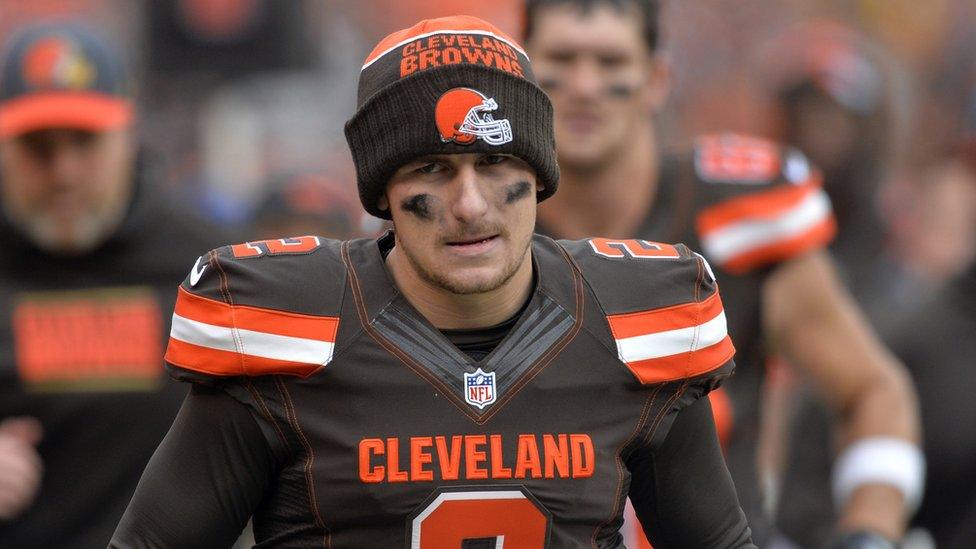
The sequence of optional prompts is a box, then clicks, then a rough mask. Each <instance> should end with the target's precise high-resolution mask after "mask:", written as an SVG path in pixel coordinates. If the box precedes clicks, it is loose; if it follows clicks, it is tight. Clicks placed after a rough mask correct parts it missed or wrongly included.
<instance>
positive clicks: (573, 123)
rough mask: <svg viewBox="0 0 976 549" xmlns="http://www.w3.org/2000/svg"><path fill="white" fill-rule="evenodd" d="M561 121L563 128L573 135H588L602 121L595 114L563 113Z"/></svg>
mask: <svg viewBox="0 0 976 549" xmlns="http://www.w3.org/2000/svg"><path fill="white" fill-rule="evenodd" d="M561 121H562V122H563V124H564V127H565V128H566V129H567V130H569V131H571V132H574V133H588V132H591V131H593V130H594V129H596V127H597V126H599V125H600V124H601V123H602V122H603V119H602V118H601V117H600V116H599V115H598V114H597V113H595V112H572V113H564V114H563V115H562V118H561Z"/></svg>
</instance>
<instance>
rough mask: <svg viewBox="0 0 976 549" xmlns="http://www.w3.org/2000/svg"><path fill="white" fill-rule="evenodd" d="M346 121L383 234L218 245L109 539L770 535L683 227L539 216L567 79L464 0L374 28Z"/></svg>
mask: <svg viewBox="0 0 976 549" xmlns="http://www.w3.org/2000/svg"><path fill="white" fill-rule="evenodd" d="M358 104H359V107H358V110H357V112H356V113H355V115H354V116H353V118H352V119H351V120H350V121H349V122H348V123H347V125H346V137H347V140H348V142H349V146H350V149H351V151H352V155H353V159H354V160H355V164H356V168H357V175H358V184H359V192H360V198H361V200H362V204H363V207H364V208H365V210H366V211H367V212H369V213H371V214H373V215H376V216H379V217H382V218H386V219H390V220H392V222H393V226H394V231H392V232H390V233H387V234H386V235H385V236H383V237H381V238H379V239H360V240H353V241H346V242H338V241H333V240H327V239H324V238H320V237H316V236H303V237H297V238H285V239H275V240H266V241H260V242H248V243H243V244H239V245H234V246H227V247H224V248H220V249H217V250H214V251H212V252H210V253H209V254H207V255H206V256H205V257H203V258H201V260H200V261H199V262H198V263H197V265H196V266H195V267H194V269H193V271H192V272H191V273H190V275H189V277H188V278H187V279H186V281H184V283H183V284H182V285H181V286H180V289H179V298H178V302H177V305H176V308H175V312H174V315H173V331H172V334H171V339H170V342H169V348H168V351H167V356H166V358H167V361H168V362H169V365H170V367H171V370H172V373H173V374H174V375H175V376H176V377H178V378H180V379H183V380H186V381H188V382H190V383H191V390H190V395H189V397H188V398H187V400H186V402H185V404H184V407H183V409H182V411H181V413H180V415H179V417H178V418H177V420H176V421H175V422H174V424H173V427H172V429H171V430H170V433H169V434H168V435H167V438H166V439H165V441H164V442H163V443H162V444H161V446H160V448H159V449H158V451H157V453H156V455H155V456H154V457H153V460H152V462H151V463H150V464H149V466H148V467H147V469H146V472H145V474H144V476H143V478H142V481H141V482H140V485H139V488H138V489H137V490H136V493H135V495H134V497H133V500H132V502H131V503H130V505H129V508H128V510H127V511H126V515H125V516H124V517H123V519H122V521H121V523H120V525H119V528H118V530H117V531H116V534H115V536H114V538H113V540H112V543H111V544H112V546H115V547H138V546H146V545H154V546H166V547H184V546H205V547H216V546H219V545H226V544H227V543H229V542H230V541H232V540H233V539H234V538H235V537H236V535H237V532H238V531H239V530H240V528H241V527H242V526H243V525H244V523H245V522H246V521H247V519H248V517H249V516H251V515H252V514H253V516H254V520H253V524H254V531H255V536H256V539H257V541H258V543H259V544H267V545H269V546H270V545H288V546H302V547H313V546H314V547H321V546H325V547H354V548H360V547H413V548H439V547H450V548H461V547H464V548H489V547H491V548H496V547H503V546H504V547H517V548H520V549H537V548H538V549H541V548H546V547H550V548H568V547H581V546H588V547H622V546H623V542H622V539H621V535H620V532H619V528H620V525H621V523H622V509H623V507H624V501H625V499H626V497H627V495H628V494H629V495H630V498H631V500H632V501H633V502H634V505H635V507H636V509H637V513H638V516H639V517H640V518H641V520H642V521H643V524H644V526H645V528H646V529H647V531H648V532H649V533H650V535H651V537H652V539H653V540H654V542H655V543H656V544H658V546H659V547H682V548H685V547H715V548H719V547H722V548H724V547H754V545H753V544H752V542H751V541H750V530H749V527H748V526H747V524H746V521H745V515H744V513H743V512H742V510H741V508H740V507H739V505H738V502H737V500H736V495H735V491H734V489H733V486H732V483H731V480H730V477H729V475H728V471H727V469H726V468H725V465H724V461H723V458H722V455H721V451H720V449H719V446H718V441H717V438H716V435H715V427H714V423H713V421H712V415H711V410H710V406H709V400H708V399H707V398H702V397H703V396H704V395H705V394H706V393H708V392H709V391H710V390H711V389H712V388H714V387H715V386H716V385H718V384H719V383H720V382H721V381H722V380H724V378H726V377H727V376H728V375H730V374H731V372H732V368H733V363H732V361H731V357H732V354H733V353H734V349H733V348H732V345H731V342H730V339H729V337H728V334H727V333H726V327H725V326H726V317H725V313H724V311H723V308H722V304H721V299H720V298H719V294H718V290H717V287H716V285H715V279H714V277H713V276H712V271H711V269H710V267H709V265H708V263H707V262H706V261H705V260H704V259H703V258H702V257H701V256H699V255H698V254H696V253H694V252H692V251H690V250H689V249H688V248H686V247H685V246H683V245H670V244H663V243H651V242H647V241H643V240H642V241H637V240H631V241H620V240H616V241H609V240H606V239H602V238H590V239H584V240H578V241H573V242H570V241H559V242H556V241H554V240H551V239H549V238H547V237H540V236H534V235H533V227H534V225H535V218H536V203H537V202H538V201H542V200H545V199H547V198H549V197H550V196H552V195H553V193H554V192H555V191H556V185H557V183H558V180H559V170H558V167H557V165H556V152H555V143H554V140H553V129H552V106H551V104H550V102H549V99H548V98H547V97H546V95H545V94H544V93H543V92H542V90H541V89H539V87H538V86H537V85H536V83H535V77H534V76H533V72H532V67H531V66H530V64H529V62H528V58H527V57H526V55H525V53H524V51H523V50H522V48H521V47H520V46H519V45H518V44H517V43H516V42H515V41H514V40H512V39H511V38H509V37H507V36H506V35H504V34H503V33H502V32H500V31H499V30H498V29H496V28H495V27H493V26H492V25H489V24H487V23H485V22H484V21H481V20H479V19H475V18H471V17H463V16H459V17H452V18H445V19H436V20H428V21H422V22H421V23H418V24H417V25H415V26H414V27H411V28H408V29H404V30H402V31H399V32H396V33H394V34H392V35H390V36H388V37H387V38H385V39H384V40H383V41H381V42H380V44H379V45H377V46H376V48H375V49H374V50H373V52H372V53H371V54H370V55H369V57H368V58H367V59H366V62H365V64H364V65H363V68H362V73H361V76H360V82H359V100H358Z"/></svg>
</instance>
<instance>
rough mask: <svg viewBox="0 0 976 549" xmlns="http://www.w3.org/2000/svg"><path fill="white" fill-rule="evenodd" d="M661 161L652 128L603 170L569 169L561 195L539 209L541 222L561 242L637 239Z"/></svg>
mask: <svg viewBox="0 0 976 549" xmlns="http://www.w3.org/2000/svg"><path fill="white" fill-rule="evenodd" d="M659 162H660V159H659V158H658V153H657V143H656V140H655V138H654V132H653V130H652V129H651V128H648V129H647V131H644V132H639V133H638V134H637V136H636V137H635V138H634V139H633V140H632V141H630V143H629V144H628V147H627V148H626V149H624V150H622V151H621V153H620V155H618V156H616V157H614V158H613V159H612V160H610V161H608V162H606V163H604V164H602V165H600V166H596V167H594V168H593V169H588V170H574V169H573V168H572V167H570V166H565V165H564V166H563V167H562V168H561V170H560V176H559V191H558V192H557V193H556V194H554V195H553V196H552V197H551V198H549V199H548V200H546V201H545V202H543V203H542V204H540V205H539V223H540V224H541V225H542V226H543V227H545V228H546V229H547V230H548V231H550V232H552V233H553V236H556V237H558V238H569V239H574V240H575V239H580V238H585V237H589V236H603V237H610V238H632V237H633V236H634V232H635V231H637V229H638V228H639V227H640V225H641V223H642V222H643V221H644V219H645V218H646V217H647V214H648V212H650V209H651V206H652V205H653V202H654V195H655V193H656V192H657V183H658V169H659Z"/></svg>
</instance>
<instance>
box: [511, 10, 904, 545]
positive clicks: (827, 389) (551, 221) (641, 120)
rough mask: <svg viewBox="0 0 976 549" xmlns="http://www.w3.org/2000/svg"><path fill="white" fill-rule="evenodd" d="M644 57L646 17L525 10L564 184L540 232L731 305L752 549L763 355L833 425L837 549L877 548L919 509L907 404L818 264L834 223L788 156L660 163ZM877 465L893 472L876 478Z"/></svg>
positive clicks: (810, 173)
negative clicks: (695, 285)
mask: <svg viewBox="0 0 976 549" xmlns="http://www.w3.org/2000/svg"><path fill="white" fill-rule="evenodd" d="M657 41H658V3H657V2H655V1H632V2H631V1H623V0H620V1H618V0H605V1H599V0H597V1H586V0H529V1H528V3H527V10H526V46H527V47H528V52H529V54H530V56H531V57H532V59H533V61H534V63H535V66H536V72H537V74H538V78H539V82H540V85H541V86H542V87H543V88H544V89H546V90H547V92H548V93H549V95H550V97H551V98H552V101H553V104H554V107H555V111H556V117H555V128H556V137H557V140H556V141H557V143H558V145H559V149H558V152H559V162H560V166H561V176H562V181H563V188H562V189H561V190H560V192H559V193H558V194H557V195H556V196H554V197H553V198H552V199H551V200H550V201H549V202H547V203H546V204H545V205H542V206H541V207H540V211H539V225H540V227H539V231H540V232H544V233H549V234H553V235H557V236H559V237H564V238H579V237H580V236H582V235H589V234H598V235H601V236H605V237H610V238H621V239H623V238H633V237H639V238H647V239H653V240H657V241H664V242H684V243H686V244H688V245H689V246H690V247H692V248H693V249H702V250H703V251H704V252H705V255H706V257H707V258H708V259H709V260H710V261H711V262H712V265H713V266H714V267H716V271H717V273H716V274H717V275H718V278H719V280H720V281H721V283H722V286H723V290H724V291H725V292H726V293H728V294H729V296H730V297H729V299H730V301H731V302H732V305H731V306H729V313H728V314H729V316H728V319H729V323H730V325H731V326H730V332H731V334H732V336H733V338H734V340H735V341H736V345H737V347H738V348H739V349H740V353H741V355H740V356H741V357H742V363H743V367H742V370H741V372H740V373H739V375H737V377H736V379H734V380H732V381H731V382H730V383H729V384H728V388H729V392H730V394H731V399H732V404H733V413H734V414H735V420H734V421H735V423H734V426H733V432H732V440H731V441H730V444H729V448H728V453H727V458H728V461H729V466H730V469H731V471H732V475H733V478H734V479H735V481H736V487H737V489H738V491H739V494H740V499H741V501H742V505H743V507H744V509H745V510H746V513H747V514H748V515H749V516H750V523H751V524H753V525H754V529H755V531H757V532H758V534H757V536H758V539H759V540H762V539H763V534H764V529H763V527H762V522H763V516H762V511H761V509H762V505H761V497H760V493H759V490H758V482H757V480H756V478H755V448H756V437H757V431H758V416H759V406H758V401H759V387H760V381H761V378H762V367H763V364H764V361H765V356H766V353H767V351H768V350H771V349H772V350H775V351H778V352H781V353H782V354H783V355H784V356H786V357H787V358H789V359H790V360H791V361H792V362H793V363H794V364H796V365H797V366H798V367H800V368H801V369H802V370H804V371H805V372H806V373H808V374H809V375H810V377H812V378H813V379H814V380H815V382H816V383H817V385H818V386H819V387H820V389H821V391H822V393H823V394H824V395H825V397H826V399H827V400H828V401H829V402H830V403H831V404H832V405H833V407H834V409H835V410H837V411H838V413H839V418H840V421H839V427H840V428H841V429H842V432H843V437H842V441H843V445H844V446H845V450H844V452H843V454H842V456H840V458H839V465H838V467H837V481H836V482H835V486H834V488H835V493H836V494H837V498H838V500H839V501H840V502H841V504H842V507H843V509H844V512H843V517H842V519H841V521H840V523H839V525H838V528H839V531H840V532H839V536H838V539H839V543H840V544H841V546H843V547H868V546H870V545H869V544H870V543H877V544H880V545H873V546H874V547H884V546H891V544H892V543H893V542H894V540H897V539H898V538H900V537H901V535H902V533H903V531H904V525H905V521H906V518H907V516H906V515H907V512H908V509H909V508H910V507H911V506H912V505H913V504H914V503H915V502H916V501H917V500H918V499H919V498H920V496H921V489H922V486H921V485H922V469H923V458H922V455H921V452H920V451H919V449H918V447H917V445H916V443H917V439H918V418H917V409H916V405H915V399H914V393H913V390H912V388H911V384H910V382H909V381H908V378H907V376H906V375H905V373H904V371H903V370H902V368H901V366H900V365H899V364H898V363H897V362H896V361H895V360H894V359H893V358H892V357H891V356H890V354H889V353H888V352H887V350H886V349H884V348H883V347H882V346H881V345H880V344H879V343H878V342H877V340H876V338H875V337H874V336H873V335H872V333H871V331H870V330H869V328H868V327H867V325H866V323H865V322H864V321H863V320H862V318H861V315H860V313H859V311H858V310H857V308H856V307H855V306H854V305H853V303H852V302H851V299H850V297H849V295H848V294H847V293H846V291H845V290H844V288H843V286H842V285H841V284H840V283H839V281H838V280H837V276H836V273H835V272H834V267H833V265H832V263H831V261H830V259H829V256H828V255H827V253H826V252H825V251H824V247H825V246H826V245H827V244H828V243H829V241H830V240H831V238H832V236H833V233H834V221H833V217H832V215H831V213H830V206H829V200H828V199H827V197H826V195H825V194H824V193H823V191H822V190H821V188H820V187H819V181H818V177H817V172H816V170H814V169H812V168H811V167H810V166H809V165H808V164H807V161H806V159H805V158H804V157H803V156H802V155H801V154H800V153H799V152H797V151H795V150H793V149H790V148H783V147H779V146H777V145H775V144H772V143H769V142H765V141H760V140H756V139H751V138H744V137H740V136H730V135H721V136H707V137H703V138H701V139H699V140H698V141H697V142H696V146H695V148H694V151H693V153H692V154H691V155H690V156H689V155H683V156H677V157H667V158H662V157H661V156H659V154H658V152H657V147H656V137H655V134H654V123H653V116H654V114H655V113H656V112H657V111H659V110H660V109H661V107H662V105H663V104H664V102H665V99H666V97H667V92H668V67H667V64H666V63H665V61H664V60H663V59H662V56H661V55H660V53H659V51H658V50H657ZM644 242H645V243H646V245H647V246H649V247H653V246H654V244H653V243H652V242H647V241H644ZM623 251H624V250H622V252H623ZM878 460H884V461H886V462H888V463H894V464H897V465H895V466H892V467H890V468H887V469H883V470H882V469H880V468H877V467H874V465H875V464H876V463H877V462H878ZM760 543H761V542H760ZM885 544H887V545H885Z"/></svg>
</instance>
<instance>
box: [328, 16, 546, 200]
mask: <svg viewBox="0 0 976 549" xmlns="http://www.w3.org/2000/svg"><path fill="white" fill-rule="evenodd" d="M346 140H347V141H348V142H349V149H350V150H351V151H352V158H353V161H354V162H355V163H356V175H357V180H358V184H359V198H360V200H362V203H363V207H364V208H366V211H367V212H369V213H370V214H372V215H375V216H377V217H382V218H384V219H389V218H390V212H389V211H384V210H380V209H379V208H378V207H377V202H378V200H379V198H380V197H381V196H383V193H384V191H385V189H386V184H387V182H388V181H389V180H390V178H391V177H392V176H393V174H394V172H396V170H397V169H399V168H400V167H401V166H403V165H404V164H406V163H407V162H410V161H411V160H413V159H415V158H417V157H420V156H425V155H429V154H460V153H499V154H511V155H513V156H517V157H519V158H521V159H522V160H524V161H525V162H527V163H528V164H529V165H531V166H532V167H533V168H535V171H536V177H537V178H538V181H539V182H540V183H542V185H543V188H542V190H540V191H539V192H538V193H537V194H536V199H537V200H538V201H540V202H541V201H543V200H545V199H546V198H549V197H550V196H552V193H554V192H556V187H557V185H558V184H559V166H558V165H557V164H556V150H555V149H556V144H555V138H554V137H553V130H552V104H551V103H550V102H549V98H548V97H546V94H545V93H543V91H542V90H541V89H539V87H538V86H537V85H536V81H535V76H534V75H533V74H532V67H531V65H530V64H529V59H528V57H527V56H526V55H525V52H524V51H523V50H522V48H521V46H519V45H518V44H517V43H516V42H515V41H514V40H512V39H511V38H509V37H508V36H506V35H505V34H504V33H502V32H501V31H500V30H498V29H497V28H495V27H494V26H493V25H491V24H490V23H487V22H485V21H482V20H481V19H478V18H476V17H469V16H455V17H445V18H441V19H429V20H426V21H421V22H420V23H417V24H416V25H414V26H412V27H410V28H408V29H404V30H401V31H398V32H395V33H393V34H391V35H389V36H387V37H386V38H384V39H383V40H382V41H381V42H380V43H379V44H378V45H377V46H376V48H375V49H374V50H373V52H372V53H370V54H369V57H367V58H366V63H365V64H364V65H363V69H362V72H361V73H360V76H359V98H358V107H357V110H356V114H355V115H354V116H353V117H352V119H350V120H349V121H348V122H347V123H346Z"/></svg>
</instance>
